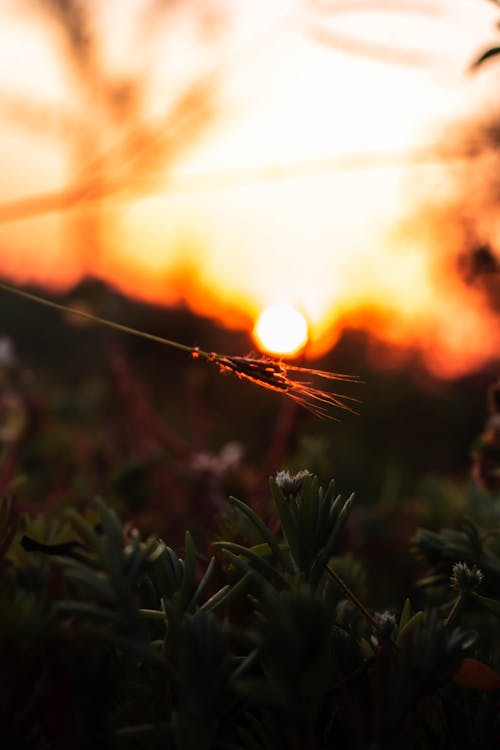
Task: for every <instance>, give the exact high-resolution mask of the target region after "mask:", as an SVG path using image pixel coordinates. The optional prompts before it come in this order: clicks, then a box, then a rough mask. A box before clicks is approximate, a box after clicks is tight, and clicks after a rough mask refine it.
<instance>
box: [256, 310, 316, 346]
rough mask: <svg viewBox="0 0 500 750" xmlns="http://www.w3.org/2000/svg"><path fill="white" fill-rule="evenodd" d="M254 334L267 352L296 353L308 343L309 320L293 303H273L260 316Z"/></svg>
mask: <svg viewBox="0 0 500 750" xmlns="http://www.w3.org/2000/svg"><path fill="white" fill-rule="evenodd" d="M254 336H255V339H256V341H257V343H258V345H259V347H260V348H261V349H264V350H265V351H266V352H270V353H272V354H285V355H291V354H296V353H297V352H299V351H300V350H301V349H302V348H303V347H304V346H305V345H306V343H307V337H308V332H307V321H306V319H305V318H304V316H303V315H301V314H300V313H299V312H298V310H296V309H295V308H294V307H292V306H291V305H273V306H272V307H268V308H267V309H266V310H264V312H262V313H261V315H260V316H259V319H258V321H257V323H256V325H255V328H254Z"/></svg>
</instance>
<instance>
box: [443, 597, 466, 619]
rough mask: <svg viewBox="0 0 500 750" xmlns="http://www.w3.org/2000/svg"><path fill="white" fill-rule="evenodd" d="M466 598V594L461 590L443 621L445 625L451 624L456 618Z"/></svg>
mask: <svg viewBox="0 0 500 750" xmlns="http://www.w3.org/2000/svg"><path fill="white" fill-rule="evenodd" d="M465 599H466V594H464V593H463V592H461V593H460V594H459V595H458V596H457V598H456V599H455V603H454V604H453V607H452V608H451V611H450V614H449V615H448V617H447V618H446V620H445V621H444V624H445V625H452V624H453V623H454V622H455V620H456V619H457V616H458V613H459V612H460V610H461V609H462V605H463V603H464V601H465Z"/></svg>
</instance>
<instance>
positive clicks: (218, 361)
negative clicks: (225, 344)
mask: <svg viewBox="0 0 500 750" xmlns="http://www.w3.org/2000/svg"><path fill="white" fill-rule="evenodd" d="M208 361H209V362H213V363H214V364H215V365H217V366H218V368H219V369H220V371H221V372H229V373H232V374H234V375H236V376H237V377H238V378H242V379H243V380H249V381H250V382H251V383H255V384H256V385H259V386H261V387H262V388H267V389H268V390H272V391H277V392H279V393H283V394H284V395H286V396H288V397H289V398H291V399H292V400H293V401H296V402H297V403H298V404H300V405H301V406H303V407H305V408H306V409H307V410H308V411H310V412H312V413H313V414H315V415H316V416H318V417H329V418H333V417H332V415H331V413H330V408H331V407H334V408H337V409H343V410H344V411H349V412H351V413H352V414H357V411H356V410H355V409H354V408H353V407H352V406H351V404H352V403H360V400H359V399H357V398H354V397H353V396H345V395H344V394H340V393H331V392H330V391H326V390H324V389H323V388H320V387H317V386H315V385H314V382H313V380H314V378H317V379H323V380H336V381H342V382H344V383H361V380H360V379H359V378H358V377H357V376H355V375H344V374H341V373H335V372H326V371H324V370H313V369H310V368H308V367H298V366H297V365H292V364H289V363H288V362H283V361H282V360H276V359H270V358H269V357H254V356H248V357H232V356H228V355H225V354H216V353H215V352H211V353H210V354H209V357H208ZM304 377H305V378H307V379H306V380H304V379H303V378H304Z"/></svg>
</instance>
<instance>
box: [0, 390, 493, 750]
mask: <svg viewBox="0 0 500 750" xmlns="http://www.w3.org/2000/svg"><path fill="white" fill-rule="evenodd" d="M490 412H491V414H490V418H489V421H488V423H487V425H486V428H485V430H484V433H483V434H482V436H481V437H480V438H479V440H478V441H477V443H476V447H475V462H474V465H475V475H476V478H477V479H478V480H479V481H481V482H482V483H483V485H484V487H485V489H486V490H487V491H488V492H489V494H486V493H485V494H484V495H483V501H485V500H486V499H487V503H486V502H483V503H482V504H478V505H477V508H476V511H477V512H476V511H474V509H473V508H472V506H471V509H472V513H473V515H475V518H472V517H469V518H466V519H462V522H461V524H457V525H456V527H455V528H453V529H443V530H441V531H429V530H424V529H420V530H418V531H417V533H416V535H415V536H414V538H413V554H414V555H416V557H417V558H418V559H419V560H420V566H421V567H420V576H421V577H420V581H419V582H418V586H413V587H412V590H411V592H408V593H410V594H411V596H410V597H408V596H406V595H405V593H404V592H401V596H400V600H398V601H393V602H390V603H389V607H388V609H384V610H382V611H376V610H374V609H372V606H373V605H372V602H373V601H374V600H376V599H377V595H376V592H375V591H374V589H375V588H376V586H377V582H376V581H373V576H368V577H367V572H366V570H365V569H364V567H363V560H362V559H358V558H357V557H355V556H353V555H352V550H351V547H352V545H351V541H352V523H353V521H352V516H351V510H352V507H353V497H352V496H351V497H348V498H345V497H343V496H342V495H340V494H337V492H336V490H335V488H334V483H333V482H331V483H330V484H328V486H326V487H325V488H323V487H321V486H320V483H319V481H318V479H317V477H315V476H313V475H312V474H310V473H309V472H308V471H302V472H300V473H298V474H290V473H288V472H284V471H282V472H279V473H278V474H277V475H276V476H275V477H274V478H273V479H272V480H271V482H270V497H271V501H272V502H271V503H270V504H269V505H267V506H266V507H263V508H262V509H261V511H259V513H257V512H255V510H253V509H252V508H251V507H250V506H249V505H247V504H246V503H244V502H242V501H241V500H237V499H232V501H231V504H230V506H229V507H226V508H225V509H224V510H221V512H220V514H219V517H218V518H217V524H215V526H214V527H213V528H217V529H218V533H216V532H214V531H213V530H212V532H210V533H208V532H206V533H205V534H201V533H200V532H198V539H197V542H196V545H195V542H194V541H193V537H192V536H191V534H190V533H189V532H186V534H185V540H184V544H183V549H182V553H179V552H178V551H176V550H174V549H173V548H172V547H170V546H169V544H168V539H167V540H166V541H163V540H161V539H159V538H158V537H157V536H156V535H154V534H152V535H150V536H148V537H146V538H143V537H142V536H141V534H140V532H139V531H138V530H137V529H136V528H134V527H133V526H132V525H130V524H127V523H125V524H124V523H122V522H121V521H120V520H119V518H118V516H117V514H116V513H115V511H113V510H112V509H111V508H110V507H109V506H108V505H107V504H106V503H104V502H103V501H101V500H96V501H94V502H93V503H92V504H89V505H88V506H87V507H86V508H85V509H82V510H81V512H77V511H75V510H74V509H70V510H68V511H66V512H65V514H64V515H63V516H61V515H59V516H58V518H57V519H55V518H54V517H50V515H48V514H45V515H40V514H37V515H30V514H20V513H19V512H18V511H17V510H16V501H15V498H13V497H10V498H6V499H4V501H3V504H2V508H1V519H0V554H1V566H2V571H1V576H0V580H1V582H2V583H1V590H0V608H1V617H0V623H1V633H0V648H1V662H2V667H3V668H2V672H1V681H2V682H1V685H0V691H1V698H2V700H1V701H0V705H1V711H2V733H3V741H4V743H5V744H6V746H7V747H13V748H14V747H15V748H20V749H22V748H87V747H91V746H94V747H96V746H97V747H110V748H112V747H116V748H148V749H149V748H151V749H153V748H175V749H176V750H198V749H199V750H202V749H204V750H205V749H206V750H208V749H209V748H214V750H215V748H221V750H222V748H227V749H228V750H229V749H230V748H234V749H236V748H238V749H241V750H246V749H248V750H257V748H259V749H260V748H264V749H267V750H279V749H281V748H282V749H283V750H295V749H297V750H299V749H300V750H302V748H318V749H319V748H324V749H325V750H326V749H327V748H338V747H346V748H347V747H348V748H359V749H360V750H361V749H365V748H371V749H373V748H402V747H404V748H427V747H428V748H431V747H432V748H459V747H468V748H471V747H494V746H497V744H498V743H499V742H500V696H499V691H500V641H499V639H498V633H499V623H498V618H499V617H500V533H499V532H500V523H499V520H498V519H499V515H500V505H499V503H500V497H499V495H498V480H499V471H500V456H499V424H498V418H499V412H500V410H499V389H498V388H492V389H491V394H490ZM354 512H355V511H354ZM396 573H397V572H396V571H394V575H396ZM387 574H388V575H391V571H390V569H389V571H388V573H387ZM381 585H382V588H384V587H383V584H382V582H381Z"/></svg>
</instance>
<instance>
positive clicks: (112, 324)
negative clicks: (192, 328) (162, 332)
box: [0, 281, 211, 359]
mask: <svg viewBox="0 0 500 750" xmlns="http://www.w3.org/2000/svg"><path fill="white" fill-rule="evenodd" d="M0 289H2V290H3V291H4V292H9V293H10V294H15V295H16V296H17V297H24V299H28V300H30V301H31V302H36V303H38V304H39V305H45V306H46V307H52V308H53V309H54V310H59V311H60V312H64V313H70V314H71V315H78V316H79V317H80V318H85V319H86V320H90V321H92V322H93V323H99V325H103V326H107V327H108V328H114V329H115V331H122V333H129V334H131V335H132V336H139V337H140V338H143V339H149V341H155V342H156V343H157V344H163V345H164V346H170V347H173V348H174V349H180V350H181V351H183V352H189V354H195V355H196V356H198V357H204V358H205V359H210V356H211V355H210V353H209V352H204V351H202V350H201V349H198V347H196V346H188V345H187V344H181V343H180V341H173V340H172V339H166V338H163V336H157V335H156V334H154V333H147V332H146V331H139V330H138V329H137V328H131V327H130V326H126V325H123V323H117V322H116V321H114V320H108V319H107V318H101V317H100V316H99V315H93V314H92V313H89V312H85V311H84V310H78V309H76V308H74V307H69V306H68V305H62V304H60V303H59V302H54V301H53V300H50V299H46V298H45V297H40V296H39V295H38V294H32V293H31V292H25V291H24V290H23V289H17V288H16V287H13V286H10V284H5V283H4V282H3V281H0Z"/></svg>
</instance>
